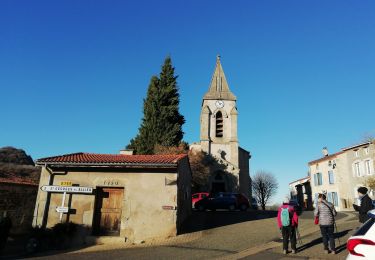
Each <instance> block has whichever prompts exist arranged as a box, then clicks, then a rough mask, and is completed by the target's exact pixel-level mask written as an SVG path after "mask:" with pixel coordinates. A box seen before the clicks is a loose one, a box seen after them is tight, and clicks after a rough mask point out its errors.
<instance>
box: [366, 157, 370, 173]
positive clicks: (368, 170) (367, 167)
mask: <svg viewBox="0 0 375 260" xmlns="http://www.w3.org/2000/svg"><path fill="white" fill-rule="evenodd" d="M370 165H371V163H370V160H366V161H365V171H366V174H367V175H371V166H370Z"/></svg>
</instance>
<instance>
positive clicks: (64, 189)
mask: <svg viewBox="0 0 375 260" xmlns="http://www.w3.org/2000/svg"><path fill="white" fill-rule="evenodd" d="M61 184H64V185H66V186H56V185H44V186H42V187H40V189H41V190H42V191H46V192H57V193H63V197H62V202H61V206H60V207H57V208H56V211H57V212H58V213H60V222H61V221H62V216H63V213H68V212H69V208H68V207H65V197H66V194H67V193H85V194H90V193H92V191H93V188H92V187H80V186H70V185H72V182H69V181H64V182H61Z"/></svg>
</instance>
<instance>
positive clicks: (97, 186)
mask: <svg viewBox="0 0 375 260" xmlns="http://www.w3.org/2000/svg"><path fill="white" fill-rule="evenodd" d="M37 165H40V166H41V167H42V173H41V178H40V183H39V191H38V195H37V202H36V204H35V211H34V221H33V225H34V226H46V227H52V226H54V225H55V224H57V223H60V222H68V221H72V222H74V223H77V224H81V225H84V226H87V227H89V229H90V231H91V232H92V234H94V235H112V236H120V237H124V241H126V242H135V243H139V242H141V241H143V240H146V239H151V238H165V237H169V236H175V235H177V234H178V232H179V230H180V228H181V226H182V223H183V222H184V221H185V220H186V218H187V217H188V216H189V215H190V213H191V187H190V182H191V171H190V166H189V161H188V158H187V155H126V154H118V155H114V154H88V153H76V154H68V155H62V156H55V157H49V158H43V159H39V160H38V161H37ZM64 191H67V192H66V193H64Z"/></svg>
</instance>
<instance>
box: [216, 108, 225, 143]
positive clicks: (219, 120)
mask: <svg viewBox="0 0 375 260" xmlns="http://www.w3.org/2000/svg"><path fill="white" fill-rule="evenodd" d="M223 127H224V123H223V114H222V113H221V112H220V111H219V112H217V113H216V137H223Z"/></svg>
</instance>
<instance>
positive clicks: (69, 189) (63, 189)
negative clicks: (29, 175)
mask: <svg viewBox="0 0 375 260" xmlns="http://www.w3.org/2000/svg"><path fill="white" fill-rule="evenodd" d="M40 189H41V190H42V191H46V192H59V193H92V191H93V188H92V187H80V186H53V185H44V186H42V187H40Z"/></svg>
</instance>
